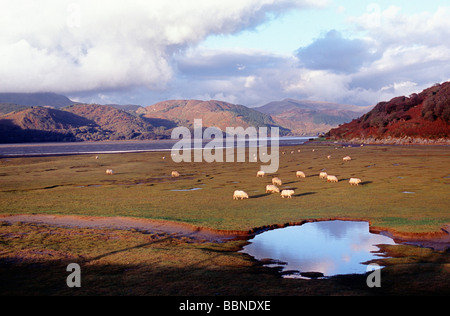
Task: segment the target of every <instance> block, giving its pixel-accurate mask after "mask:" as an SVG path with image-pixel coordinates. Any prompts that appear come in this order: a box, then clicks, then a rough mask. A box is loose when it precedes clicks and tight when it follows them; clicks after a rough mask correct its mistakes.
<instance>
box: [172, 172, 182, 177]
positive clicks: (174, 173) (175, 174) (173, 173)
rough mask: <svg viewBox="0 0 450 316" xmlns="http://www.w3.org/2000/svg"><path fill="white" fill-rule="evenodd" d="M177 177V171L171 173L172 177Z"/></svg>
mask: <svg viewBox="0 0 450 316" xmlns="http://www.w3.org/2000/svg"><path fill="white" fill-rule="evenodd" d="M179 176H180V174H179V173H178V171H172V177H174V178H178V177H179Z"/></svg>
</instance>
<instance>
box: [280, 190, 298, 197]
mask: <svg viewBox="0 0 450 316" xmlns="http://www.w3.org/2000/svg"><path fill="white" fill-rule="evenodd" d="M294 193H295V191H294V190H283V191H281V197H282V198H283V199H284V198H288V199H292V196H293V195H294Z"/></svg>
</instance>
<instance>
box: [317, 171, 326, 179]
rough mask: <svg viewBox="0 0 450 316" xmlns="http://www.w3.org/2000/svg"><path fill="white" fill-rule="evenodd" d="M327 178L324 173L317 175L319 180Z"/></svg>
mask: <svg viewBox="0 0 450 316" xmlns="http://www.w3.org/2000/svg"><path fill="white" fill-rule="evenodd" d="M327 177H328V174H327V173H326V172H321V173H320V174H319V178H320V179H326V178H327Z"/></svg>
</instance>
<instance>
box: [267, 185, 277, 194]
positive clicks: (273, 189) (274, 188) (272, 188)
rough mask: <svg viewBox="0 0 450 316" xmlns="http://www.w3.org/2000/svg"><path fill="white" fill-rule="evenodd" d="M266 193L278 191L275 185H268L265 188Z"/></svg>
mask: <svg viewBox="0 0 450 316" xmlns="http://www.w3.org/2000/svg"><path fill="white" fill-rule="evenodd" d="M266 193H280V189H278V188H277V187H276V186H275V185H272V184H268V185H267V186H266Z"/></svg>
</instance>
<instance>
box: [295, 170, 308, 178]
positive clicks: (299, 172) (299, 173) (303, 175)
mask: <svg viewBox="0 0 450 316" xmlns="http://www.w3.org/2000/svg"><path fill="white" fill-rule="evenodd" d="M296 176H297V178H306V175H305V173H304V172H303V171H297V173H296Z"/></svg>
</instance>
